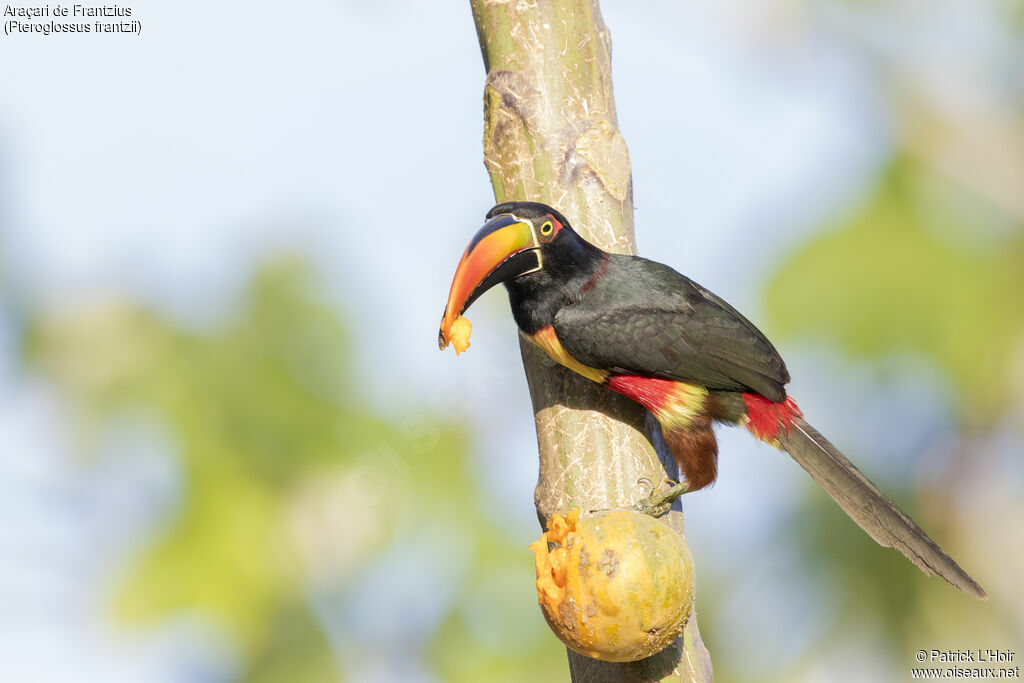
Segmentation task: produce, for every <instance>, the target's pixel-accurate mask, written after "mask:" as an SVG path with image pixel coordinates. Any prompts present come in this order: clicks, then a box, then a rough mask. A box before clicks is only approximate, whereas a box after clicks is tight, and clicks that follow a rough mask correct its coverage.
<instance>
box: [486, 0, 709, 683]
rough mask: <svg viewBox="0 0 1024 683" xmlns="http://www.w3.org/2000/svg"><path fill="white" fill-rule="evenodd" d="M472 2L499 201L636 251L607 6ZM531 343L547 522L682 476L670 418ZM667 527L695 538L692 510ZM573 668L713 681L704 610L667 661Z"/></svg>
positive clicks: (573, 664) (579, 662)
mask: <svg viewBox="0 0 1024 683" xmlns="http://www.w3.org/2000/svg"><path fill="white" fill-rule="evenodd" d="M471 4H472V8H473V17H474V19H475V21H476V27H477V33H478V35H479V38H480V46H481V49H482V51H483V58H484V65H485V67H486V68H487V83H486V85H485V88H484V104H485V115H484V116H485V121H484V160H485V163H486V166H487V170H488V172H489V173H490V176H491V182H492V184H493V186H494V195H495V198H496V199H497V200H498V201H499V202H500V201H506V200H513V199H514V200H530V201H541V202H545V203H547V204H550V205H552V206H554V207H556V208H557V209H558V210H560V211H561V212H562V213H564V214H565V216H566V217H567V218H568V219H569V221H570V222H571V223H572V225H573V227H574V228H575V229H576V230H577V231H578V232H579V233H580V234H581V235H582V236H583V237H584V238H585V239H587V240H589V241H591V242H593V243H594V244H597V245H598V246H600V247H602V248H604V249H606V250H609V251H616V252H620V253H634V252H635V243H634V239H633V199H632V198H633V190H632V178H631V171H630V165H629V153H628V151H627V148H626V143H625V141H624V140H623V138H622V136H621V135H620V134H619V131H618V122H617V119H616V115H615V103H614V100H613V97H612V78H611V38H610V36H609V33H608V29H607V28H606V27H605V25H604V22H603V21H602V19H601V14H600V9H599V8H598V4H597V0H471ZM520 344H521V347H522V355H523V365H524V366H525V369H526V376H527V380H528V382H529V386H530V394H531V396H532V398H533V409H534V413H535V417H536V424H537V440H538V444H539V450H540V475H539V478H538V482H537V489H536V492H535V498H536V504H537V513H538V516H539V517H540V519H541V523H542V524H543V523H544V522H545V521H546V520H547V519H548V518H550V517H551V515H552V514H553V513H555V512H562V513H564V512H566V511H568V510H569V509H571V508H574V507H580V508H582V509H583V510H584V511H590V510H600V509H608V508H614V507H629V506H631V505H633V504H634V503H636V502H638V501H639V500H641V499H643V498H645V497H647V496H649V495H650V494H651V493H652V492H654V491H656V490H661V489H662V488H663V487H664V483H663V482H665V481H666V480H667V479H668V478H674V477H675V466H674V464H673V463H672V462H671V460H672V459H671V457H664V454H665V450H664V448H663V446H664V445H663V444H661V445H662V448H660V449H659V450H660V452H661V453H662V456H663V457H661V458H659V455H658V451H656V449H655V448H654V446H653V445H652V439H650V438H649V437H648V435H649V434H652V435H655V434H656V433H657V424H656V423H655V422H654V421H653V420H652V419H650V418H649V417H647V416H646V413H645V412H644V410H643V409H642V408H641V407H640V406H639V405H637V404H636V403H633V402H632V401H630V400H628V399H625V398H623V397H621V396H619V395H617V394H615V393H613V392H611V391H608V390H606V389H604V388H602V387H600V386H598V385H597V384H595V383H593V382H590V381H589V380H586V379H584V378H583V377H580V376H579V375H576V374H574V373H572V372H571V371H569V370H566V369H565V368H562V367H561V366H559V365H557V364H555V363H553V362H552V361H551V360H549V359H548V358H547V356H545V355H544V354H543V353H542V352H540V351H539V350H537V349H536V348H535V347H534V346H532V345H531V344H529V343H528V342H526V341H525V340H523V339H522V338H521V339H520ZM659 437H660V434H656V438H655V439H653V440H656V441H660V438H659ZM663 462H664V464H663ZM666 465H667V466H668V467H669V468H670V469H669V470H668V471H667V472H666V469H665V466H666ZM662 521H663V522H665V523H667V524H668V525H669V526H671V527H672V528H673V529H674V530H675V531H676V532H678V533H679V534H680V535H682V534H683V520H682V514H681V512H680V511H679V508H678V506H677V507H676V508H675V509H674V510H673V511H672V512H671V513H669V514H668V515H666V516H664V517H662ZM538 618H541V617H540V615H539V614H538ZM569 669H570V672H571V675H572V679H573V680H574V681H599V682H602V683H603V682H606V681H607V682H611V681H657V680H663V679H664V680H682V681H709V680H711V663H710V658H709V656H708V653H707V650H706V649H705V648H704V645H703V643H702V642H701V639H700V632H699V630H698V628H697V618H696V612H695V611H694V613H693V615H692V616H691V618H690V621H689V623H688V624H687V627H686V631H685V632H684V636H683V637H682V638H680V639H679V640H678V641H677V642H676V643H675V645H673V646H671V647H669V648H668V649H667V650H665V651H664V652H662V653H661V654H659V655H655V656H654V657H650V658H648V659H645V660H642V661H640V662H632V663H628V664H611V663H607V662H599V661H597V660H593V659H590V658H588V657H584V656H581V655H578V654H576V653H574V652H572V651H569Z"/></svg>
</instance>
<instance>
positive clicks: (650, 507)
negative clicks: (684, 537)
mask: <svg viewBox="0 0 1024 683" xmlns="http://www.w3.org/2000/svg"><path fill="white" fill-rule="evenodd" d="M667 483H670V484H672V485H671V486H670V487H669V488H667V489H665V490H664V491H662V492H661V493H654V494H651V495H650V496H648V497H647V498H644V499H643V500H641V501H640V502H638V503H636V504H635V505H634V506H633V509H634V510H636V511H637V512H642V513H643V514H645V515H650V516H651V517H661V516H662V515H663V514H665V513H666V512H668V511H669V509H671V507H672V503H674V502H675V500H676V498H678V497H679V496H681V495H683V494H684V493H686V492H687V491H689V490H690V485H689V484H687V483H686V482H685V481H684V482H681V483H676V482H673V481H672V480H668V482H667Z"/></svg>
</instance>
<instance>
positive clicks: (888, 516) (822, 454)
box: [777, 418, 988, 600]
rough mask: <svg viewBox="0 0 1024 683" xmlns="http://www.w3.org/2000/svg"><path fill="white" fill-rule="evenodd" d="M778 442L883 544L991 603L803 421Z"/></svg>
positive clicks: (831, 446)
mask: <svg viewBox="0 0 1024 683" xmlns="http://www.w3.org/2000/svg"><path fill="white" fill-rule="evenodd" d="M777 438H778V441H779V445H780V447H781V448H782V450H784V451H786V452H787V453H789V454H790V455H791V456H792V457H793V459H794V460H796V461H797V462H798V463H800V466H801V467H803V468H804V469H805V470H807V472H808V474H810V475H811V477H813V478H814V481H816V482H818V484H820V485H821V487H822V488H823V489H825V491H826V492H828V495H830V496H832V500H834V501H835V502H837V503H838V504H839V507H841V508H843V510H844V511H845V512H846V514H847V515H849V516H850V519H852V520H853V521H854V522H856V523H857V524H858V525H859V526H860V528H861V529H863V530H864V531H866V532H867V533H868V535H869V536H871V538H873V539H875V541H876V542H878V544H879V545H883V546H885V547H887V548H896V549H897V550H899V551H900V552H901V553H903V554H904V555H906V556H907V558H908V559H909V560H910V561H911V562H913V563H914V564H916V565H917V566H918V567H920V568H921V571H923V572H924V573H925V574H928V575H929V576H931V575H932V574H938V575H939V576H941V577H942V578H944V579H945V580H946V581H948V582H949V583H951V584H952V585H954V586H956V587H957V588H959V589H960V590H962V591H964V592H965V593H970V594H971V595H973V596H975V597H977V598H979V599H981V600H988V595H986V594H985V591H984V590H982V588H981V586H979V585H978V584H977V582H975V580H974V579H972V578H971V577H970V576H968V575H967V572H965V571H964V570H963V569H961V568H960V565H958V564H957V563H956V562H954V561H953V558H951V557H950V556H949V555H947V554H946V553H945V552H943V550H942V548H940V547H939V546H938V544H936V543H935V541H933V540H932V539H930V538H928V535H927V534H926V533H925V532H924V531H922V530H921V527H919V526H917V524H915V523H914V520H912V519H910V517H908V516H907V515H906V513H905V512H903V511H902V510H900V509H899V508H898V507H896V505H895V503H893V502H892V501H891V500H889V499H888V498H886V496H885V494H884V493H882V492H881V491H879V490H878V488H877V487H876V486H875V485H874V484H872V483H871V482H870V481H868V479H867V477H865V476H864V475H863V474H861V473H860V470H858V469H857V468H856V467H854V465H853V463H852V462H850V461H849V460H847V459H846V458H845V457H844V456H843V454H842V453H840V452H839V451H838V450H837V449H836V447H835V446H833V445H832V444H831V443H829V441H828V439H826V438H825V437H823V436H822V435H821V434H819V433H818V430H816V429H815V428H814V427H812V426H811V425H809V424H807V422H805V421H804V419H803V418H796V420H795V421H794V422H793V423H792V426H791V427H790V429H789V430H788V431H787V430H786V429H782V430H780V433H779V434H778V437H777Z"/></svg>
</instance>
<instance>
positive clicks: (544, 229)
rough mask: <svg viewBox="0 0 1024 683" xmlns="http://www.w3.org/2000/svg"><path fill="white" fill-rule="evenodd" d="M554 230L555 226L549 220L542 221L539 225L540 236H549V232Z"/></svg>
mask: <svg viewBox="0 0 1024 683" xmlns="http://www.w3.org/2000/svg"><path fill="white" fill-rule="evenodd" d="M554 231H555V226H554V225H552V223H551V221H544V223H543V224H541V226H540V236H541V237H551V233H553V232H554Z"/></svg>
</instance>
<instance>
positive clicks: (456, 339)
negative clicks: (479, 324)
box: [448, 315, 473, 355]
mask: <svg viewBox="0 0 1024 683" xmlns="http://www.w3.org/2000/svg"><path fill="white" fill-rule="evenodd" d="M472 332H473V324H472V323H471V322H469V320H468V319H466V318H463V317H462V316H461V315H460V316H459V317H458V318H456V319H455V322H454V323H452V329H451V331H450V332H449V333H448V339H449V341H451V343H452V344H454V345H455V355H458V354H460V353H462V352H463V351H465V350H466V349H468V348H469V335H470V334H471V333H472Z"/></svg>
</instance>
